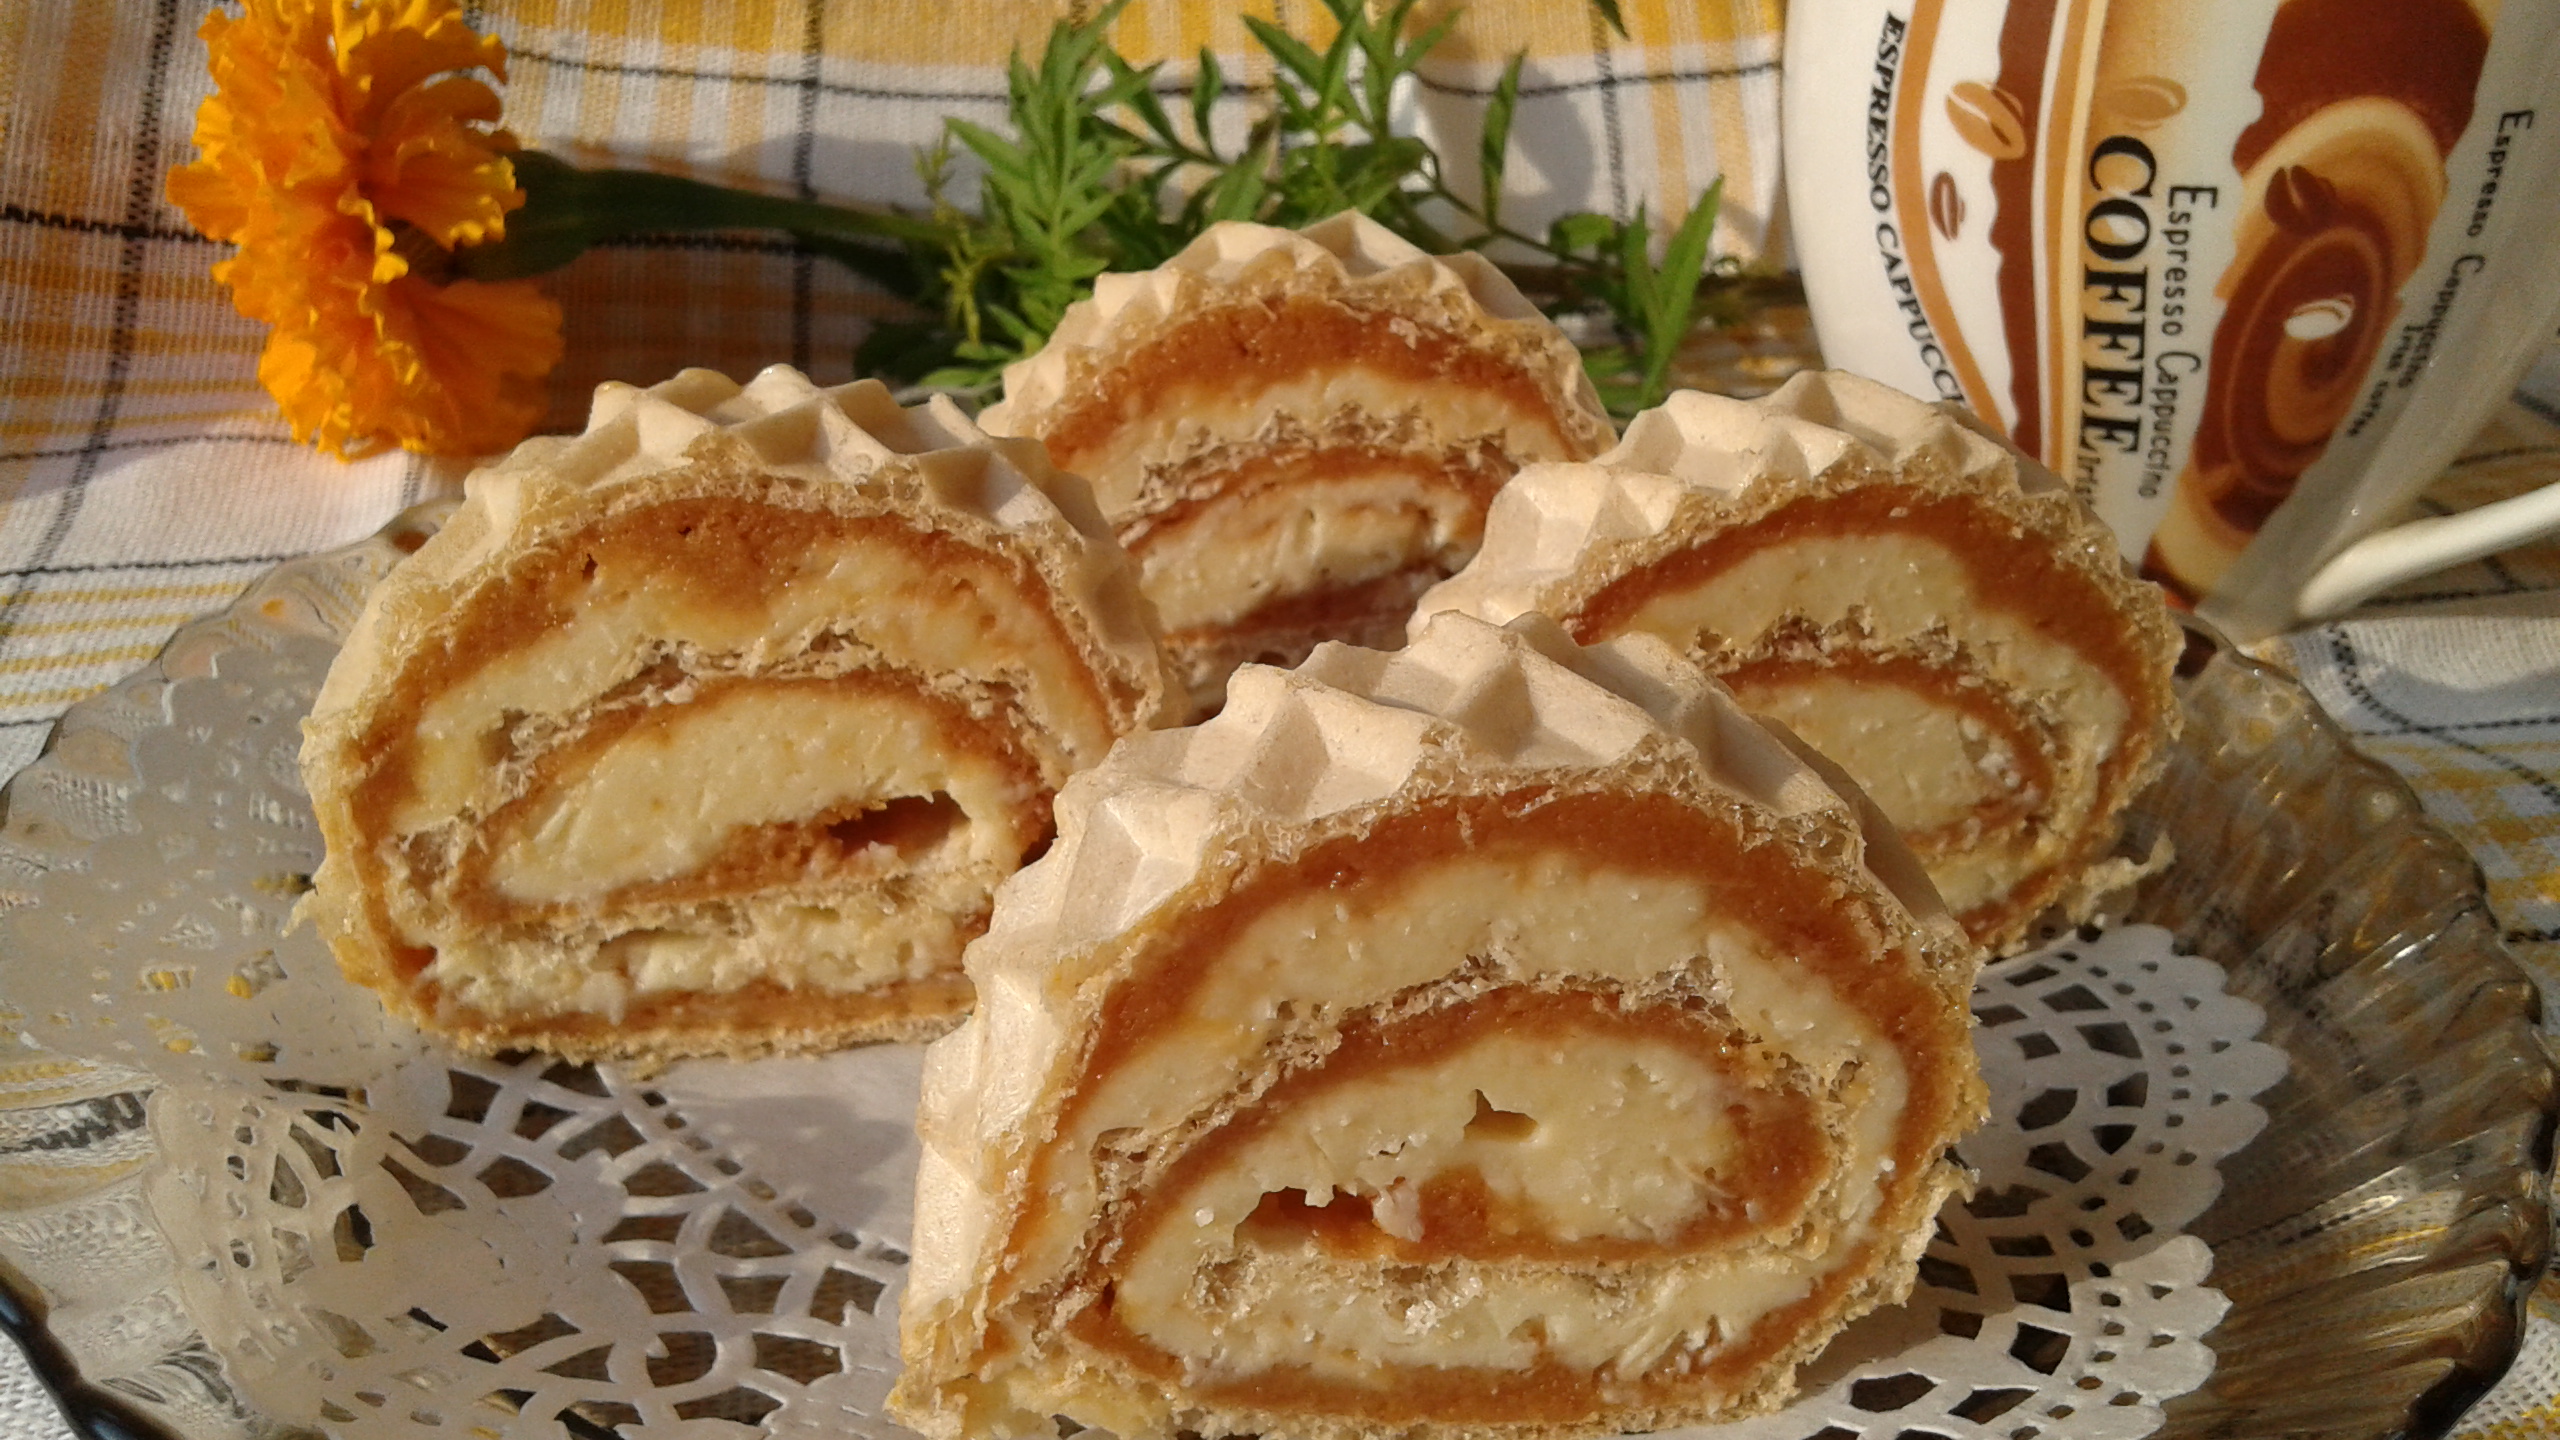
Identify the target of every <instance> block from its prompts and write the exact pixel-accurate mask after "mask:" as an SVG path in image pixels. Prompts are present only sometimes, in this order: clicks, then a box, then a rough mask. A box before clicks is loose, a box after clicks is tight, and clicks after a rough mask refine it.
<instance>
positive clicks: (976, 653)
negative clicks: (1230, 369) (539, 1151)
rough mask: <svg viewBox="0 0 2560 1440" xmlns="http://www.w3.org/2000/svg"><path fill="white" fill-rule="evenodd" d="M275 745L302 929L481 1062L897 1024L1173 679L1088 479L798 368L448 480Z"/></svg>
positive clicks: (647, 402) (667, 401) (765, 1045)
mask: <svg viewBox="0 0 2560 1440" xmlns="http://www.w3.org/2000/svg"><path fill="white" fill-rule="evenodd" d="M467 492H468V498H467V500H466V502H465V503H464V504H463V506H462V507H461V509H460V510H459V511H457V512H456V513H455V515H454V516H453V518H452V520H451V521H450V523H448V524H447V525H446V527H445V528H444V529H443V530H442V531H441V532H440V533H439V534H437V535H436V536H435V537H434V538H433V539H431V540H429V541H428V542H426V544H425V545H424V546H423V547H422V548H421V549H420V550H419V551H418V552H417V553H416V554H415V555H414V556H412V557H410V559H408V560H407V561H406V562H405V563H403V564H402V565H400V566H399V567H398V568H397V569H396V570H395V571H394V572H393V573H392V574H391V576H390V577H389V578H388V579H386V580H385V581H384V582H383V584H382V585H381V586H380V587H379V588H378V589H377V590H376V591H375V592H374V594H373V596H372V597H371V599H370V601H369V602H368V604H367V606H366V609H365V611H364V613H363V615H362V616H361V617H360V618H359V619H358V621H357V623H356V625H355V627H354V630H353V632H352V633H351V635H350V636H349V639H348V642H347V645H346V647H345V649H344V650H343V651H342V653H341V654H340V656H339V658H338V660H337V662H336V664H335V665H334V666H333V667H332V669H331V671H330V673H329V677H328V680H327V682H326V683H325V684H324V686H323V688H322V691H321V694H320V697H319V700H318V703H317V705H316V707H315V708H314V710H313V713H312V716H311V718H310V720H309V722H308V724H307V727H306V738H305V744H304V748H303V769H304V774H305V778H306V781H307V783H308V785H309V787H310V790H311V793H312V796H313V800H314V806H315V808H316V810H317V812H318V814H319V817H320V821H321V826H322V830H323V833H324V835H325V836H326V837H327V840H328V844H329V854H328V859H327V861H326V863H325V864H324V865H323V866H322V867H321V870H320V872H319V873H318V875H317V876H316V877H315V882H314V883H315V887H316V888H315V891H314V894H313V897H312V899H311V902H310V913H311V915H312V916H313V918H314V919H315V920H316V921H317V923H318V924H319V926H320V928H321V930H322V933H323V934H324V935H326V936H327V937H328V939H329V941H330V943H331V945H332V946H333V948H334V949H335V950H336V951H337V954H338V956H339V959H340V961H341V963H342V964H343V965H344V966H345V967H346V969H347V971H348V973H349V974H350V975H351V976H353V977H354V978H356V979H357V980H359V981H361V982H363V983H365V984H368V985H370V986H372V987H374V988H375V989H376V990H378V991H380V992H381V993H382V995H383V996H384V998H385V1000H386V1002H387V1003H389V1004H390V1005H391V1006H392V1008H394V1009H395V1010H397V1011H400V1012H402V1013H404V1014H407V1015H410V1016H411V1017H412V1018H415V1019H417V1020H419V1021H420V1022H421V1023H424V1024H426V1025H428V1026H430V1027H431V1028H434V1029H437V1030H439V1031H441V1032H443V1033H445V1034H447V1035H449V1036H451V1037H452V1038H454V1039H456V1040H458V1041H459V1042H461V1043H463V1044H465V1045H467V1046H471V1047H473V1048H481V1049H496V1048H505V1047H514V1046H524V1045H536V1046H541V1047H545V1048H553V1049H558V1050H562V1051H565V1052H569V1053H573V1054H580V1055H589V1054H625V1055H645V1056H666V1055H675V1054H685V1053H699V1052H703V1051H715V1052H727V1053H755V1052H760V1051H765V1050H773V1049H808V1048H816V1047H821V1046H825V1045H831V1044H837V1043H842V1042H844V1041H846V1040H850V1039H861V1038H883V1037H888V1036H899V1035H906V1036H914V1035H919V1034H929V1033H933V1032H935V1031H937V1030H939V1029H941V1028H943V1027H944V1026H947V1025H948V1023H949V1022H950V1019H951V1018H952V1017H953V1016H954V1015H955V1014H956V1013H957V1011H958V1010H959V1009H960V1008H961V1007H963V1006H965V1004H966V1003H967V999H968V987H967V985H966V983H965V981H963V980H962V979H961V977H960V975H959V969H958V958H959V951H960V948H961V946H962V945H963V944H964V943H965V942H966V941H967V939H968V938H969V937H970V936H971V935H973V934H975V933H976V932H977V930H978V929H979V928H980V927H982V926H983V924H984V922H985V915H986V911H987V907H988V904H989V902H990V896H991V893H992V890H993V888H994V885H995V883H996V881H998V880H999V879H1001V878H1002V877H1003V876H1004V875H1005V874H1008V873H1010V872H1011V871H1012V869H1013V868H1015V866H1016V865H1018V864H1019V863H1020V860H1021V858H1022V857H1023V856H1024V855H1025V854H1027V853H1029V852H1030V851H1031V850H1032V849H1033V848H1034V847H1036V846H1037V845H1038V844H1040V843H1041V842H1042V841H1043V840H1044V839H1045V838H1046V836H1047V833H1048V825H1049V818H1048V798H1049V795H1050V794H1051V793H1052V792H1053V791H1054V790H1055V789H1056V787H1057V786H1058V785H1059V784H1060V783H1062V782H1063V781H1064V780H1065V779H1066V777H1067V776H1068V775H1069V774H1071V773H1073V772H1074V771H1076V770H1078V769H1081V768H1083V767H1085V766H1088V765H1091V764H1093V763H1094V762H1095V761H1097V760H1099V759H1100V758H1101V756H1102V754H1103V753H1104V751H1105V750H1107V749H1108V747H1109V746H1110V744H1111V742H1112V741H1113V740H1114V739H1115V738H1117V737H1118V736H1119V735H1121V734H1124V733H1126V732H1128V731H1130V730H1133V729H1137V728H1140V727H1143V726H1145V725H1147V724H1150V723H1154V722H1155V721H1157V720H1159V719H1160V718H1162V715H1163V711H1164V709H1165V707H1166V705H1167V704H1168V694H1167V692H1168V681H1167V678H1166V676H1165V673H1164V670H1163V664H1162V659H1161V655H1160V653H1159V651H1158V649H1157V647H1156V643H1155V639H1154V635H1153V633H1152V630H1151V629H1150V621H1149V619H1148V617H1147V614H1146V608H1145V604H1144V602H1143V600H1142V599H1141V598H1140V597H1139V595H1138V594H1137V590H1136V585H1135V582H1134V578H1133V576H1132V575H1131V574H1130V572H1129V569H1128V565H1127V562H1126V558H1125V557H1124V556H1123V555H1122V554H1121V552H1120V551H1119V550H1118V548H1117V546H1116V545H1114V543H1113V542H1112V541H1111V538H1110V535H1109V532H1108V529H1107V527H1106V526H1105V525H1104V524H1103V522H1102V519H1101V516H1100V513H1099V511H1098V510H1096V508H1095V507H1094V505H1093V501H1092V498H1091V495H1090V493H1089V491H1088V490H1087V489H1086V487H1085V486H1084V484H1083V482H1081V481H1080V480H1077V479H1076V478H1075V477H1073V476H1069V475H1064V474H1062V473H1060V472H1058V471H1057V470H1055V469H1054V467H1052V466H1051V465H1050V464H1049V463H1048V461H1047V457H1046V456H1045V455H1044V454H1043V453H1041V451H1040V449H1039V447H1038V446H1036V445H1031V444H1028V443H1026V442H1022V441H1007V440H996V439H990V438H989V437H987V436H986V435H984V434H983V433H982V432H980V431H979V430H978V429H977V428H976V427H975V426H974V425H973V424H972V423H971V422H970V421H969V420H968V419H967V418H966V417H965V416H964V415H963V414H962V413H961V412H960V411H959V410H957V409H956V408H955V407H953V406H952V405H951V404H950V403H949V402H948V401H940V400H937V401H935V402H933V403H932V404H930V405H927V406H923V407H918V408H916V409H912V410H902V409H901V408H900V407H899V406H898V405H897V404H896V403H895V402H894V401H892V400H891V399H890V397H889V395H888V392H887V391H886V390H885V389H883V388H882V387H881V386H880V385H878V384H877V383H876V382H864V383H861V384H856V385H848V386H841V387H836V388H832V389H820V388H818V387H816V386H814V385H812V384H811V383H810V382H809V381H808V380H807V379H806V378H805V377H803V376H801V375H800V374H798V373H797V372H796V371H791V370H788V369H785V368H779V367H777V368H776V369H773V370H768V371H766V372H765V373H764V374H762V375H759V376H758V377H756V379H755V380H754V381H752V382H751V383H749V384H748V385H746V386H743V387H741V386H739V385H737V384H735V383H734V382H732V381H730V380H728V379H726V378H725V377H722V376H719V375H716V374H713V373H710V372H708V371H687V372H685V373H684V374H681V375H678V376H677V377H675V378H674V379H672V380H669V381H667V382H665V383H663V384H661V385H658V386H654V387H652V388H650V389H648V390H639V389H634V388H632V387H629V386H622V385H608V386H604V387H602V388H601V389H599V391H598V392H597V395H596V401H595V406H594V410H593V413H592V416H591V418H590V421H589V424H588V427H587V429H586V431H585V432H584V433H583V434H581V435H578V436H576V437H570V438H560V439H537V440H533V441H529V442H527V443H526V444H525V445H524V446H523V447H521V448H520V449H518V450H517V451H516V452H515V453H514V454H513V455H511V456H509V457H507V458H506V459H504V460H502V461H500V462H498V463H497V464H495V465H493V466H490V467H488V468H486V469H484V470H481V471H480V472H478V473H476V474H475V475H473V476H472V477H471V479H470V480H469V482H468V485H467Z"/></svg>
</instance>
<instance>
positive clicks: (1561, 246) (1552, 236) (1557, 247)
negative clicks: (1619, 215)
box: [1547, 210, 1618, 255]
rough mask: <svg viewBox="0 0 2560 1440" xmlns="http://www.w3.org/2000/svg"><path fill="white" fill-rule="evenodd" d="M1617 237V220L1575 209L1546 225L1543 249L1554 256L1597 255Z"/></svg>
mask: <svg viewBox="0 0 2560 1440" xmlns="http://www.w3.org/2000/svg"><path fill="white" fill-rule="evenodd" d="M1617 236H1618V222H1617V221H1615V220H1612V219H1610V218H1609V217H1608V216H1606V215H1595V214H1593V213H1592V212H1590V211H1588V210H1577V211H1575V212H1574V213H1572V214H1570V215H1559V216H1557V217H1556V218H1555V220H1554V221H1553V222H1552V223H1550V224H1549V225H1548V226H1547V248H1548V249H1549V250H1551V251H1553V252H1555V253H1556V254H1558V255H1582V254H1598V253H1600V252H1603V251H1605V250H1607V249H1608V248H1609V247H1610V246H1611V245H1612V244H1613V243H1614V242H1615V241H1616V239H1617Z"/></svg>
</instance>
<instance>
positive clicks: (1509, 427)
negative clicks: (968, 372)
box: [984, 213, 1616, 709]
mask: <svg viewBox="0 0 2560 1440" xmlns="http://www.w3.org/2000/svg"><path fill="white" fill-rule="evenodd" d="M984 419H985V424H986V426H987V428H988V429H989V430H990V431H992V432H994V433H998V434H1011V435H1027V436H1033V437H1037V438H1038V439H1040V440H1041V441H1042V442H1044V443H1045V444H1046V445H1047V446H1048V448H1049V452H1050V455H1051V458H1053V459H1054V460H1056V461H1057V462H1058V463H1059V464H1060V465H1062V466H1064V467H1066V468H1068V469H1072V470H1075V471H1077V472H1078V473H1081V474H1083V475H1085V476H1087V477H1088V478H1090V479H1091V480H1092V481H1093V484H1094V490H1095V493H1096V495H1097V496H1098V497H1099V499H1100V501H1101V503H1102V507H1103V509H1104V511H1105V512H1106V513H1108V514H1109V515H1110V517H1111V521H1112V524H1113V525H1114V527H1115V528H1116V530H1117V532H1118V534H1119V536H1120V538H1121V541H1122V542H1123V543H1124V544H1126V545H1127V546H1128V547H1129V550H1130V552H1131V554H1132V556H1133V557H1134V558H1135V559H1136V560H1137V562H1138V565H1139V570H1140V575H1141V579H1142V584H1143V585H1144V586H1145V588H1146V591H1147V593H1148V595H1149V597H1150V598H1152V599H1153V600H1154V601H1155V603H1156V605H1157V607H1158V609H1159V611H1160V612H1161V613H1162V616H1163V620H1164V628H1165V632H1166V636H1167V641H1168V644H1169V646H1170V647H1171V649H1172V651H1173V653H1174V655H1175V657H1176V661H1177V663H1178V664H1179V665H1180V666H1181V667H1182V668H1183V670H1184V672H1185V674H1186V677H1187V679H1188V683H1189V684H1190V685H1191V686H1192V688H1193V691H1194V693H1195V697H1196V699H1197V700H1198V702H1199V704H1200V705H1201V706H1202V708H1203V709H1208V708H1214V706H1215V704H1216V700H1217V696H1218V693H1219V690H1220V688H1221V686H1222V685H1223V684H1224V681H1225V677H1226V675H1227V673H1228V672H1229V671H1231V670H1233V669H1234V667H1235V666H1236V665H1237V664H1239V663H1241V662H1243V661H1246V660H1264V661H1271V662H1274V663H1281V664H1290V663H1295V662H1296V661H1297V660H1299V659H1301V658H1304V656H1305V655H1306V653H1307V651H1308V650H1309V649H1310V648H1311V647H1312V646H1313V645H1314V644H1315V643H1316V642H1317V641H1318V640H1322V639H1340V640H1351V641H1357V642H1360V643H1365V644H1380V645H1386V644H1393V643H1395V641H1396V640H1397V638H1398V637H1399V636H1400V635H1401V632H1402V626H1403V622H1404V619H1405V616H1406V615H1407V614H1408V613H1409V612H1410V610H1411V608H1412V603H1413V599H1414V597H1415V596H1416V595H1418V594H1419V593H1420V592H1421V590H1422V589H1423V588H1424V587H1425V586H1427V585H1428V584H1430V583H1431V582H1432V581H1434V580H1437V579H1439V578H1440V577H1442V576H1444V575H1446V574H1448V573H1449V572H1450V571H1451V570H1454V569H1455V568H1456V567H1457V566H1459V565H1460V564H1463V563H1464V562H1465V560H1466V558H1467V556H1468V555H1470V554H1472V553H1473V551H1474V548H1475V544H1476V539H1477V536H1478V533H1479V531H1480V530H1481V528H1482V524H1483V518H1484V508H1485V505H1486V503H1487V502H1488V501H1489V500H1490V498H1491V496H1492V494H1493V493H1494V491H1495V490H1496V489H1497V488H1499V486H1500V485H1501V484H1502V482H1503V481H1504V480H1505V479H1506V478H1508V477H1509V476H1510V474H1511V473H1512V472H1513V471H1514V470H1516V469H1517V468H1518V467H1519V466H1520V465H1522V464H1525V463H1528V462H1530V461H1534V460H1563V459H1580V458H1584V457H1588V456H1590V455H1594V454H1597V453H1598V452H1599V451H1601V450H1602V449H1605V448H1606V447H1607V446H1608V445H1609V444H1610V443H1611V442H1612V441H1613V440H1614V439H1615V435H1616V432H1615V430H1614V429H1613V428H1612V427H1611V425H1610V423H1609V420H1608V417H1607V415H1606V414H1605V413H1604V412H1603V411H1602V410H1601V408H1600V403H1599V397H1598V394H1597V392H1596V391H1594V390H1593V388H1592V386H1591V382H1590V381H1589V380H1588V379H1587V378H1586V377H1585V376H1584V374H1583V372H1582V365H1581V358H1580V356H1579V355H1578V354H1577V353H1576V351H1575V350H1574V348H1573V346H1572V344H1571V343H1570V342H1569V341H1567V340H1566V339H1565V337H1564V335H1563V334H1562V332H1560V331H1558V330H1557V329H1556V327H1555V326H1554V325H1553V324H1551V323H1549V322H1548V321H1547V319H1546V318H1545V317H1544V316H1542V315H1541V314H1539V313H1538V311H1537V309H1536V307H1534V306H1532V305H1530V304H1529V303H1528V302H1527V301H1526V300H1524V299H1523V298H1522V297H1521V295H1520V293H1519V292H1518V291H1517V290H1516V289H1514V288H1513V287H1512V285H1511V282H1510V281H1509V280H1507V279H1505V278H1504V277H1503V275H1502V274H1501V273H1500V272H1499V271H1497V270H1495V269H1494V268H1493V267H1492V266H1491V265H1490V264H1488V263H1486V262H1485V261H1484V260H1483V259H1482V258H1481V257H1479V256H1476V255H1472V254H1462V255H1454V256H1441V257H1435V256H1431V255H1427V254H1425V253H1423V252H1422V251H1420V250H1418V249H1416V248H1414V247H1413V246H1412V245H1410V244H1407V243H1406V242H1404V241H1403V240H1400V239H1398V238H1396V237H1395V236H1394V235H1392V234H1390V233H1389V232H1388V231H1387V230H1385V229H1384V228H1383V227H1381V226H1379V225H1377V224H1376V223H1375V222H1372V221H1370V220H1368V219H1366V218H1364V217H1362V216H1359V215H1357V214H1348V213H1346V214H1344V215H1340V216H1336V217H1334V218H1333V219H1330V220H1327V221H1324V222H1321V223H1319V224H1316V225H1312V226H1309V227H1307V228H1306V229H1305V230H1303V231H1290V230H1280V229H1274V228H1272V227H1269V226H1263V225H1253V224H1245V223H1241V222H1231V223H1225V224H1220V225H1217V226H1213V227H1212V228H1211V229H1210V230H1209V231H1208V233H1206V234H1205V235H1203V236H1202V237H1201V238H1200V239H1199V240H1197V241H1195V242H1193V243H1192V244H1191V245H1190V246H1189V247H1188V248H1186V249H1185V250H1183V252H1182V253H1181V254H1179V255H1177V256H1175V257H1174V258H1173V259H1172V260H1170V261H1168V262H1166V263H1165V264H1164V265H1162V266H1160V267H1158V268H1157V269H1154V270H1151V271H1147V272H1144V273H1140V274H1122V275H1105V276H1102V277H1100V278H1099V280H1097V282H1096V284H1095V292H1094V297H1093V298H1092V299H1091V300H1090V301H1085V302H1081V303H1079V304H1077V305H1075V306H1074V307H1072V308H1071V309H1069V311H1068V312H1067V315H1066V317H1065V319H1064V320H1063V321H1062V322H1061V323H1060V324H1059V326H1058V329H1057V331H1056V333H1055V334H1054V335H1053V336H1052V337H1051V338H1050V340H1049V343H1048V344H1047V345H1046V346H1045V347H1044V348H1043V349H1042V350H1041V351H1040V352H1039V353H1038V354H1036V355H1034V356H1032V357H1031V358H1029V359H1027V360H1024V361H1022V362H1021V363H1019V364H1016V365H1014V366H1013V367H1011V368H1010V369H1008V370H1007V371H1006V374H1005V393H1004V398H1003V400H1002V401H1001V402H1000V403H999V404H997V405H995V406H993V407H991V408H990V409H989V410H988V411H987V413H986V415H985V417H984Z"/></svg>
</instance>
